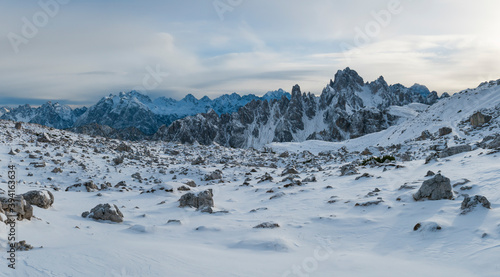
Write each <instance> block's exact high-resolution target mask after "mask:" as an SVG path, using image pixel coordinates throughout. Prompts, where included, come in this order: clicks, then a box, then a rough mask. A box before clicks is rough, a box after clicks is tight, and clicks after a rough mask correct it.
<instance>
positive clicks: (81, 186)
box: [66, 181, 99, 192]
mask: <svg viewBox="0 0 500 277" xmlns="http://www.w3.org/2000/svg"><path fill="white" fill-rule="evenodd" d="M83 189H85V191H87V192H94V191H98V190H99V187H98V186H97V185H96V184H94V181H89V182H85V183H83V184H74V185H72V186H69V187H67V188H66V191H82V190H83Z"/></svg>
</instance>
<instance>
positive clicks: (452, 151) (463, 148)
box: [439, 144, 472, 158]
mask: <svg viewBox="0 0 500 277" xmlns="http://www.w3.org/2000/svg"><path fill="white" fill-rule="evenodd" d="M469 151H472V147H471V146H470V145H468V144H466V145H457V146H453V147H448V148H446V149H444V150H443V151H441V152H440V153H439V157H440V158H446V157H449V156H453V155H457V154H460V153H463V152H469Z"/></svg>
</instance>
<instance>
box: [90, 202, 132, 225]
mask: <svg viewBox="0 0 500 277" xmlns="http://www.w3.org/2000/svg"><path fill="white" fill-rule="evenodd" d="M82 217H85V218H92V219H95V220H109V221H112V222H117V223H120V222H123V214H122V213H121V212H120V210H119V209H118V207H117V206H116V205H114V204H108V203H106V204H99V205H97V206H95V207H94V208H93V209H92V210H90V212H84V213H82Z"/></svg>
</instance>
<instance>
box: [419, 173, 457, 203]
mask: <svg viewBox="0 0 500 277" xmlns="http://www.w3.org/2000/svg"><path fill="white" fill-rule="evenodd" d="M413 198H414V199H415V200H417V201H418V200H421V199H426V198H427V199H429V200H441V199H452V198H453V190H452V188H451V184H450V179H448V178H446V177H444V176H443V175H441V174H439V173H438V174H437V175H435V176H434V177H433V178H431V179H429V180H426V181H424V183H423V184H422V186H421V187H420V189H419V190H418V192H417V193H415V194H414V195H413Z"/></svg>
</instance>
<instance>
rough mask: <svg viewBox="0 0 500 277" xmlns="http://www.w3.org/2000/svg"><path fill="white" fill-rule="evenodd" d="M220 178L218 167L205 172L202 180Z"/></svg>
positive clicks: (220, 172) (220, 173)
mask: <svg viewBox="0 0 500 277" xmlns="http://www.w3.org/2000/svg"><path fill="white" fill-rule="evenodd" d="M219 179H222V171H220V170H219V169H217V170H215V171H213V172H212V173H210V174H206V175H205V178H204V180H205V181H212V180H219Z"/></svg>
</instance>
